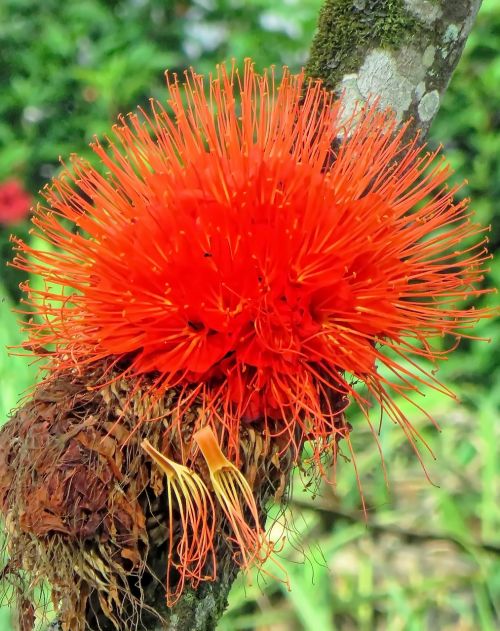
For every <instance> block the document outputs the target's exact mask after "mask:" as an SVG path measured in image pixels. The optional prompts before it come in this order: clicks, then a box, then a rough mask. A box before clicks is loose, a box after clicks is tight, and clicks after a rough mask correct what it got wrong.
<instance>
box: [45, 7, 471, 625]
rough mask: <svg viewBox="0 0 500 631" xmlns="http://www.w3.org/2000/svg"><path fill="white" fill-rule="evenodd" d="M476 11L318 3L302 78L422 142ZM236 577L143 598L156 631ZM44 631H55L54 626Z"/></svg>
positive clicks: (206, 617)
mask: <svg viewBox="0 0 500 631" xmlns="http://www.w3.org/2000/svg"><path fill="white" fill-rule="evenodd" d="M480 5H481V0H326V2H325V4H324V6H323V9H322V11H321V13H320V16H319V25H318V32H317V35H316V37H315V38H314V42H313V45H312V49H311V55H310V61H309V63H308V65H307V72H308V73H309V74H310V75H311V76H313V77H317V78H321V79H322V80H323V81H324V83H325V85H326V86H327V87H328V88H330V89H333V90H335V91H337V92H338V93H339V94H340V93H344V94H345V98H346V103H347V106H348V107H354V104H355V103H356V102H358V101H366V100H367V99H368V98H369V97H373V96H377V97H378V98H379V99H380V105H381V107H388V106H389V107H392V108H393V109H394V110H395V112H396V113H397V115H398V117H399V119H400V120H401V121H404V120H407V119H408V118H410V117H413V122H412V124H411V131H412V132H414V131H416V130H417V129H419V130H420V131H421V135H422V137H425V135H426V134H427V131H428V129H429V127H430V125H431V123H432V120H433V118H434V116H435V115H436V113H437V111H438V109H439V105H440V102H441V98H442V96H443V94H444V92H445V90H446V87H447V85H448V83H449V81H450V78H451V75H452V73H453V70H454V69H455V67H456V65H457V63H458V60H459V58H460V55H461V53H462V50H463V47H464V45H465V42H466V40H467V37H468V35H469V33H470V30H471V28H472V25H473V23H474V18H475V16H476V14H477V11H478V9H479V7H480ZM271 61H272V60H270V62H271ZM264 495H272V490H270V493H269V494H266V493H264ZM236 575H237V570H236V569H235V568H234V567H229V566H227V565H226V566H225V567H223V568H221V572H220V574H219V580H218V581H217V582H215V583H211V584H206V585H202V586H201V587H200V588H199V589H198V590H197V591H193V590H189V589H188V590H186V593H185V594H184V595H183V596H182V597H181V599H180V601H179V603H178V604H177V605H176V607H175V608H174V609H173V610H171V611H168V610H167V609H166V607H165V602H164V595H163V594H161V593H160V592H159V591H158V592H157V593H155V594H154V595H151V596H152V601H153V602H155V601H156V603H155V606H156V607H157V610H158V612H159V613H160V614H161V615H162V616H163V617H165V618H166V619H168V621H169V622H168V623H167V626H166V627H164V629H166V630H168V631H180V630H181V629H182V630H186V631H187V630H190V631H214V629H215V627H216V625H217V620H218V619H219V617H220V616H221V615H222V613H223V611H224V609H225V608H226V606H227V596H228V593H229V590H230V587H231V584H232V582H233V580H234V578H235V577H236ZM144 625H145V626H143V629H145V630H146V631H160V628H159V627H158V622H157V621H151V622H150V623H148V622H147V620H146V619H144ZM49 629H50V631H61V626H60V625H59V624H58V622H57V621H56V622H54V623H52V624H51V625H50V627H49Z"/></svg>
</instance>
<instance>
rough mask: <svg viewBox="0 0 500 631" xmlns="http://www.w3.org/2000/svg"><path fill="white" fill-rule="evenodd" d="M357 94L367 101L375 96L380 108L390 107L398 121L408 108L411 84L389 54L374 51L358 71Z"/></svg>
mask: <svg viewBox="0 0 500 631" xmlns="http://www.w3.org/2000/svg"><path fill="white" fill-rule="evenodd" d="M357 87H358V89H359V92H360V93H361V95H362V96H363V97H364V99H368V98H370V97H375V96H377V97H378V98H379V99H380V101H379V103H380V107H381V108H386V107H391V108H392V109H393V110H394V111H395V113H396V115H397V118H398V120H399V121H400V120H402V119H403V116H404V113H405V112H406V110H407V109H408V108H409V107H410V104H411V100H412V92H413V89H414V85H413V83H412V82H411V81H410V80H409V79H407V78H406V77H404V76H403V75H402V74H400V72H399V71H398V67H397V64H396V61H395V60H394V58H393V57H392V55H391V54H390V53H389V52H386V51H384V50H380V49H379V50H374V51H372V52H371V53H370V54H369V55H368V56H367V57H366V59H365V61H364V63H363V65H362V66H361V68H360V69H359V75H358V79H357Z"/></svg>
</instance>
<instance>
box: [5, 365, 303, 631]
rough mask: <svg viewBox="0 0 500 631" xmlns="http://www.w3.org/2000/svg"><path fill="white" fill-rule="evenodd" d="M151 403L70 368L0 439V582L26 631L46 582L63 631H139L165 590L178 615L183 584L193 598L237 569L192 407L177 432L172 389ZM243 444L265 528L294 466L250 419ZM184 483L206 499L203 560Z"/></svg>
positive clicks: (140, 393) (146, 395)
mask: <svg viewBox="0 0 500 631" xmlns="http://www.w3.org/2000/svg"><path fill="white" fill-rule="evenodd" d="M104 375H105V378H104ZM103 381H105V382H106V385H102V383H103ZM150 393H151V388H150V384H148V383H147V382H146V381H144V382H141V383H140V384H137V383H133V382H132V381H131V380H127V379H126V378H123V377H120V378H119V379H116V380H114V379H112V378H111V379H110V374H109V371H108V372H105V371H104V368H103V367H100V368H99V369H98V368H93V369H92V370H90V371H88V372H87V373H85V374H82V375H77V374H75V373H74V372H69V373H67V374H66V375H64V377H59V378H57V380H48V381H46V382H43V383H42V384H41V385H39V386H38V387H37V389H36V390H35V392H34V394H33V397H32V398H31V400H30V401H29V402H28V403H26V404H25V405H24V406H23V407H21V408H20V409H19V410H18V411H17V412H16V413H15V415H14V416H13V417H12V418H11V419H10V420H9V421H8V422H7V423H6V425H5V426H4V427H3V428H2V429H1V430H0V509H1V511H2V513H3V515H4V518H5V531H6V537H5V540H6V544H5V546H6V553H7V555H6V556H7V559H8V560H7V563H6V566H5V567H4V570H3V576H4V578H5V579H7V581H8V582H9V583H10V584H13V585H14V586H15V590H14V591H15V593H16V594H17V604H18V610H19V611H20V618H21V620H20V628H22V629H23V631H29V629H31V628H32V626H33V623H34V613H33V612H34V608H33V603H35V604H36V600H37V597H36V593H37V592H39V590H40V587H42V586H44V585H46V584H49V585H50V586H51V588H52V592H51V599H52V604H53V606H54V608H55V610H56V612H57V614H58V616H59V621H60V624H61V627H62V628H63V629H64V631H83V630H84V629H89V628H91V629H93V631H94V630H95V629H101V628H102V629H113V628H115V629H120V630H122V629H124V630H125V629H134V628H141V625H142V624H143V623H144V621H145V620H146V618H148V617H151V616H156V617H158V618H160V617H161V614H160V612H159V611H157V610H156V609H155V608H154V606H153V605H154V603H155V602H157V601H158V590H163V593H164V594H165V590H166V592H167V593H166V595H167V605H168V606H172V605H173V604H175V601H176V599H177V598H178V597H179V595H180V594H181V592H182V590H183V589H184V584H185V583H188V582H189V584H190V586H191V587H192V588H196V587H197V586H198V584H199V583H200V581H204V580H216V579H217V566H219V569H220V567H221V566H224V565H227V563H229V562H233V561H236V562H237V561H238V558H237V557H238V554H240V555H241V552H240V551H239V550H238V546H237V536H235V533H234V532H233V530H232V526H231V520H228V519H227V517H226V514H225V513H224V511H223V510H222V509H221V506H220V504H218V503H217V502H216V495H215V493H214V489H213V484H212V481H211V478H210V472H209V469H208V467H207V465H206V462H205V460H204V458H203V457H202V454H201V453H200V450H199V449H198V448H197V447H196V443H195V441H193V440H192V435H193V432H194V430H195V426H197V425H198V423H197V419H198V420H199V414H200V408H199V407H197V402H196V401H194V403H193V405H192V407H191V408H190V409H189V410H188V412H184V413H183V417H182V423H179V422H178V419H177V418H176V404H177V399H178V395H177V392H176V391H175V390H170V391H168V392H167V393H165V395H164V396H163V397H162V398H161V399H154V400H153V399H152V397H151V394H150ZM147 419H149V420H150V422H146V421H147ZM240 440H241V446H240V459H241V467H240V468H241V471H242V473H243V475H244V476H245V478H246V480H248V485H249V486H248V488H251V489H252V492H253V495H254V497H255V501H256V506H257V509H258V518H259V521H260V522H261V523H260V524H259V525H258V527H259V529H260V528H263V526H264V520H265V517H264V505H265V503H266V502H267V501H268V500H269V499H270V498H271V497H272V496H275V498H277V499H279V498H280V497H281V496H282V495H283V493H284V492H285V489H286V486H287V481H288V475H289V472H290V469H291V467H292V464H293V462H292V461H293V456H292V454H291V453H290V452H289V451H285V452H283V449H282V446H281V443H280V439H279V438H275V439H272V438H269V437H268V438H265V437H264V436H263V434H262V433H261V432H259V431H258V427H257V428H256V427H255V423H254V425H249V426H248V427H246V428H244V429H242V431H241V439H240ZM143 441H146V444H147V445H149V446H150V448H151V449H152V450H153V451H154V450H156V452H157V453H158V454H164V455H165V461H166V463H167V464H165V466H164V467H160V466H158V463H157V461H155V459H153V458H151V456H150V455H149V454H148V453H147V451H146V450H145V449H144V448H141V443H142V442H143ZM221 444H223V439H222V440H221ZM150 451H151V450H150ZM167 456H168V457H167ZM168 463H170V464H168ZM175 463H178V464H175ZM168 467H171V469H169V468H168ZM187 467H189V469H188V468H187ZM174 470H175V471H176V472H177V473H176V474H174V473H172V472H174ZM167 471H168V472H170V477H169V476H168V475H167ZM188 471H192V473H188ZM179 472H180V473H179ZM181 474H182V475H181ZM176 475H177V476H179V475H180V477H177V478H176ZM186 480H187V487H186V488H191V489H194V491H195V499H199V498H198V496H197V495H196V493H198V494H200V495H201V494H202V493H203V494H205V492H206V494H207V496H206V497H205V498H204V499H203V501H204V502H205V506H206V507H208V508H207V510H211V511H212V512H213V515H212V519H213V524H214V525H215V524H216V527H215V526H208V528H209V529H208V530H207V531H206V532H205V533H204V534H203V536H204V541H205V545H206V547H207V551H205V556H204V557H202V556H200V555H198V556H197V555H196V549H195V547H194V545H195V543H196V541H197V539H196V537H195V538H193V535H191V539H189V536H190V535H189V533H187V531H188V530H189V528H188V521H187V519H186V512H185V511H186V506H188V507H189V510H190V511H191V513H190V514H194V512H193V507H192V505H191V504H189V502H192V498H189V497H188V498H187V500H183V498H182V497H181V494H180V493H179V492H178V489H179V488H180V489H181V491H182V488H184V487H185V486H186ZM193 480H194V481H195V482H193ZM172 485H173V486H172ZM183 485H184V486H183ZM172 489H174V490H175V492H172ZM203 489H205V490H203ZM235 501H236V500H235ZM245 501H246V499H245V498H244V497H241V503H242V504H243V505H244V504H245ZM183 502H184V503H183ZM186 502H187V503H186ZM246 517H247V516H246V515H242V518H246ZM252 517H253V518H255V513H254V514H253V515H252ZM233 525H234V524H233ZM186 533H187V534H186ZM194 534H195V535H196V536H197V537H200V536H201V535H199V533H194ZM236 535H237V533H236ZM208 536H210V537H212V538H213V542H207V537H208ZM193 542H194V543H193ZM186 559H187V560H186ZM193 568H195V569H196V572H195V571H194V570H193ZM165 586H167V588H166V587H165ZM27 616H28V617H29V620H28V617H27Z"/></svg>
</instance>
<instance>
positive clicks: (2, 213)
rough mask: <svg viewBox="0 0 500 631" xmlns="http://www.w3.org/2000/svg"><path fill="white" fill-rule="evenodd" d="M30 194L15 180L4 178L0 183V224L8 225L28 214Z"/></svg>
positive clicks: (17, 221)
mask: <svg viewBox="0 0 500 631" xmlns="http://www.w3.org/2000/svg"><path fill="white" fill-rule="evenodd" d="M30 206H31V196H30V195H28V193H27V192H26V191H25V190H24V188H23V186H22V184H21V183H20V182H18V181H17V180H6V181H5V182H2V183H1V184H0V225H1V224H3V225H5V226H10V225H14V224H17V223H19V222H20V221H22V220H23V219H25V218H26V217H27V216H28V213H29V210H30Z"/></svg>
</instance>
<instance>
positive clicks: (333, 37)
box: [306, 0, 422, 89]
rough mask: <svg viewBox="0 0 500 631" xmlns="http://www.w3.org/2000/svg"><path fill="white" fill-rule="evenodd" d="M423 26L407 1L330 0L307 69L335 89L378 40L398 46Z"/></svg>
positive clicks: (378, 43) (326, 5) (326, 4)
mask: <svg viewBox="0 0 500 631" xmlns="http://www.w3.org/2000/svg"><path fill="white" fill-rule="evenodd" d="M421 28H422V27H421V24H420V23H419V21H418V20H417V19H416V18H415V17H414V16H412V15H411V14H410V13H408V11H407V10H406V8H405V5H404V2H403V0H326V2H325V4H324V5H323V8H322V10H321V12H320V15H319V29H318V32H317V34H316V37H315V38H314V42H313V45H312V49H311V56H310V60H309V63H308V64H307V68H306V71H307V73H308V74H309V75H310V76H312V77H315V78H320V79H322V80H323V81H324V83H325V85H326V86H327V87H328V88H330V89H333V88H334V87H335V85H336V84H337V83H338V81H339V80H340V79H341V77H342V76H343V75H345V74H347V73H349V72H354V71H356V70H358V69H359V66H360V59H361V58H362V57H363V56H364V55H365V54H366V50H367V49H368V48H370V47H371V45H372V44H373V43H374V42H376V43H377V45H378V46H381V47H383V48H396V47H398V46H399V45H400V44H401V43H402V41H403V40H404V39H405V38H408V37H413V36H415V35H418V33H419V31H420V30H421ZM354 42H355V43H356V47H354V45H353V44H354Z"/></svg>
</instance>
